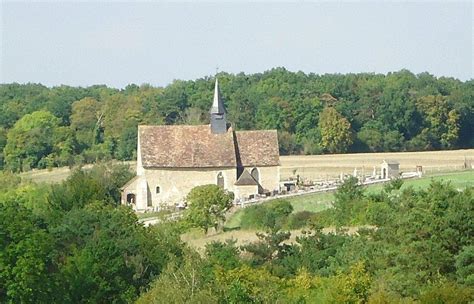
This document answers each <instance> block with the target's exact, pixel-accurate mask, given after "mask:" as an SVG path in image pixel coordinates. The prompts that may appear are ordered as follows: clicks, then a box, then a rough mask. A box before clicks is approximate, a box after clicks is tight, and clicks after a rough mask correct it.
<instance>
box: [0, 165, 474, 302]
mask: <svg viewBox="0 0 474 304" xmlns="http://www.w3.org/2000/svg"><path fill="white" fill-rule="evenodd" d="M130 174H131V173H130V172H129V170H128V168H127V167H126V166H122V165H120V166H117V165H115V166H107V165H99V166H95V167H94V168H93V169H91V170H89V171H80V170H76V171H75V173H74V174H72V175H71V176H70V177H69V178H68V179H67V180H66V181H64V182H62V183H60V184H53V185H36V184H32V183H30V182H28V181H22V180H20V178H19V177H18V176H17V175H14V174H12V173H0V302H1V303H132V302H135V301H137V302H138V303H272V304H273V303H372V304H376V303H378V304H380V303H430V304H431V303H453V304H463V303H466V304H467V303H472V301H473V300H474V268H473V265H474V263H473V261H474V243H473V240H474V239H473V235H474V223H473V220H474V193H473V189H472V188H467V189H465V190H462V191H461V190H458V189H455V188H453V187H452V186H451V185H450V184H449V183H444V182H434V181H433V182H432V183H431V185H430V186H429V187H428V188H427V189H419V190H415V189H413V188H407V189H404V190H400V186H401V182H400V181H398V180H396V181H394V182H392V183H390V184H387V185H386V186H385V187H384V188H383V190H382V191H380V192H378V193H370V192H367V191H366V190H365V189H364V188H362V187H361V186H359V185H358V184H357V180H356V179H355V178H350V179H348V180H346V182H345V183H344V184H343V185H342V187H340V188H339V190H338V191H337V193H336V194H335V201H334V208H331V209H328V210H326V211H323V212H322V213H319V214H317V215H318V216H316V217H313V218H312V219H311V220H310V221H309V222H307V223H306V224H305V225H304V227H303V229H304V230H305V232H304V233H303V234H301V235H300V236H298V237H297V238H296V241H293V242H287V240H288V239H289V237H290V232H289V231H288V230H287V229H286V228H285V227H286V225H287V224H288V223H286V221H287V220H288V218H287V216H288V214H290V213H291V210H290V209H289V208H291V205H290V204H288V203H287V202H285V201H277V202H275V203H274V204H273V205H272V206H271V207H269V206H265V205H262V207H259V208H260V210H261V209H265V208H267V209H269V210H267V212H266V214H265V216H264V217H265V220H264V222H263V223H264V224H263V225H262V227H263V228H264V229H262V230H261V231H262V232H260V233H258V241H256V242H253V243H249V244H246V245H242V246H238V245H237V244H236V243H235V241H233V240H228V241H226V242H213V243H209V244H208V245H207V246H206V248H205V250H204V251H203V252H197V251H196V250H195V249H194V248H193V247H190V246H189V245H187V244H186V243H184V242H183V241H182V240H181V238H180V236H181V234H182V233H184V232H185V231H187V230H188V229H189V227H190V226H189V223H194V224H196V223H195V221H194V219H193V217H192V216H185V217H183V219H181V220H179V221H176V222H166V220H164V219H163V221H162V222H161V223H159V224H157V225H154V226H151V227H144V226H143V225H142V224H140V223H139V222H138V220H137V216H136V214H135V213H134V212H133V211H132V209H131V208H129V207H127V206H121V205H119V204H118V200H119V186H120V185H122V184H123V183H124V182H125V181H126V180H128V179H129V178H130ZM214 187H215V189H214V190H213V191H222V192H223V191H224V190H222V189H220V188H218V187H216V186H214ZM195 189H196V188H195ZM204 190H205V188H199V191H197V192H195V193H194V194H193V195H195V196H197V197H196V198H198V197H203V196H202V195H204V197H206V196H207V195H208V193H207V192H206V191H207V190H206V191H204ZM211 190H212V189H211ZM203 191H204V192H203ZM218 196H219V197H221V198H222V201H227V200H228V198H227V197H226V195H225V193H222V194H219V195H218ZM215 199H216V200H220V199H217V197H216V198H215ZM257 209H258V208H254V209H253V211H249V212H256V211H257ZM186 212H190V213H189V214H187V215H191V214H192V213H193V210H191V209H190V210H188V211H186ZM260 217H262V216H260ZM188 219H190V220H191V221H190V222H189V223H188V222H187V221H188ZM355 219H357V220H356V221H357V222H359V223H365V224H367V225H369V226H367V227H366V228H365V229H360V230H359V232H358V233H357V234H349V233H347V231H346V230H345V229H344V227H345V226H347V225H351V224H352V223H353V222H354V220H355ZM198 225H199V223H198ZM324 225H335V226H336V227H337V229H336V230H335V231H333V232H323V230H322V227H323V226H324Z"/></svg>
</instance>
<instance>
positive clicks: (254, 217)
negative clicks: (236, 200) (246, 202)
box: [240, 205, 269, 229]
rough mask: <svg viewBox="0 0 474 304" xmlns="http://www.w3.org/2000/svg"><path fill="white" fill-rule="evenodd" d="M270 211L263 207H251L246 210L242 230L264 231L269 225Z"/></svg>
mask: <svg viewBox="0 0 474 304" xmlns="http://www.w3.org/2000/svg"><path fill="white" fill-rule="evenodd" d="M268 213H269V209H268V208H267V207H265V206H263V205H255V206H250V207H247V208H245V209H244V215H243V216H242V221H241V224H240V225H241V228H243V229H262V228H265V227H266V226H267V225H269V223H267V220H268V218H269V215H268Z"/></svg>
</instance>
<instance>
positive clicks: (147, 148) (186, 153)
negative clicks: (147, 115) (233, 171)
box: [138, 125, 237, 168]
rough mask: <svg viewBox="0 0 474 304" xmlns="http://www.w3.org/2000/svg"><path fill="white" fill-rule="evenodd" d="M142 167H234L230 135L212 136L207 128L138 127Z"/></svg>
mask: <svg viewBox="0 0 474 304" xmlns="http://www.w3.org/2000/svg"><path fill="white" fill-rule="evenodd" d="M138 132H139V136H140V149H141V156H142V165H143V167H162V168H163V167H166V168H174V167H178V168H203V167H235V166H236V164H237V163H236V159H235V149H234V141H233V132H232V129H231V128H229V130H228V131H227V133H224V134H213V133H211V128H210V126H209V125H200V126H177V125H173V126H139V127H138Z"/></svg>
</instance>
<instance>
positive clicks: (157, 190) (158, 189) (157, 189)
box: [156, 186, 161, 194]
mask: <svg viewBox="0 0 474 304" xmlns="http://www.w3.org/2000/svg"><path fill="white" fill-rule="evenodd" d="M160 190H161V189H160V187H159V186H156V194H158V193H160Z"/></svg>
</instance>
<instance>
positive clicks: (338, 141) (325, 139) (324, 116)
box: [319, 107, 352, 153]
mask: <svg viewBox="0 0 474 304" xmlns="http://www.w3.org/2000/svg"><path fill="white" fill-rule="evenodd" d="M319 128H320V130H321V147H323V148H324V149H326V150H327V151H329V152H331V153H337V152H346V151H347V150H348V149H349V146H350V145H351V144H352V133H351V124H350V123H349V121H348V120H347V119H346V118H345V117H343V116H342V115H341V114H339V112H337V111H336V109H334V108H333V107H328V108H325V109H324V110H323V111H322V112H321V115H320V116H319Z"/></svg>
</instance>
